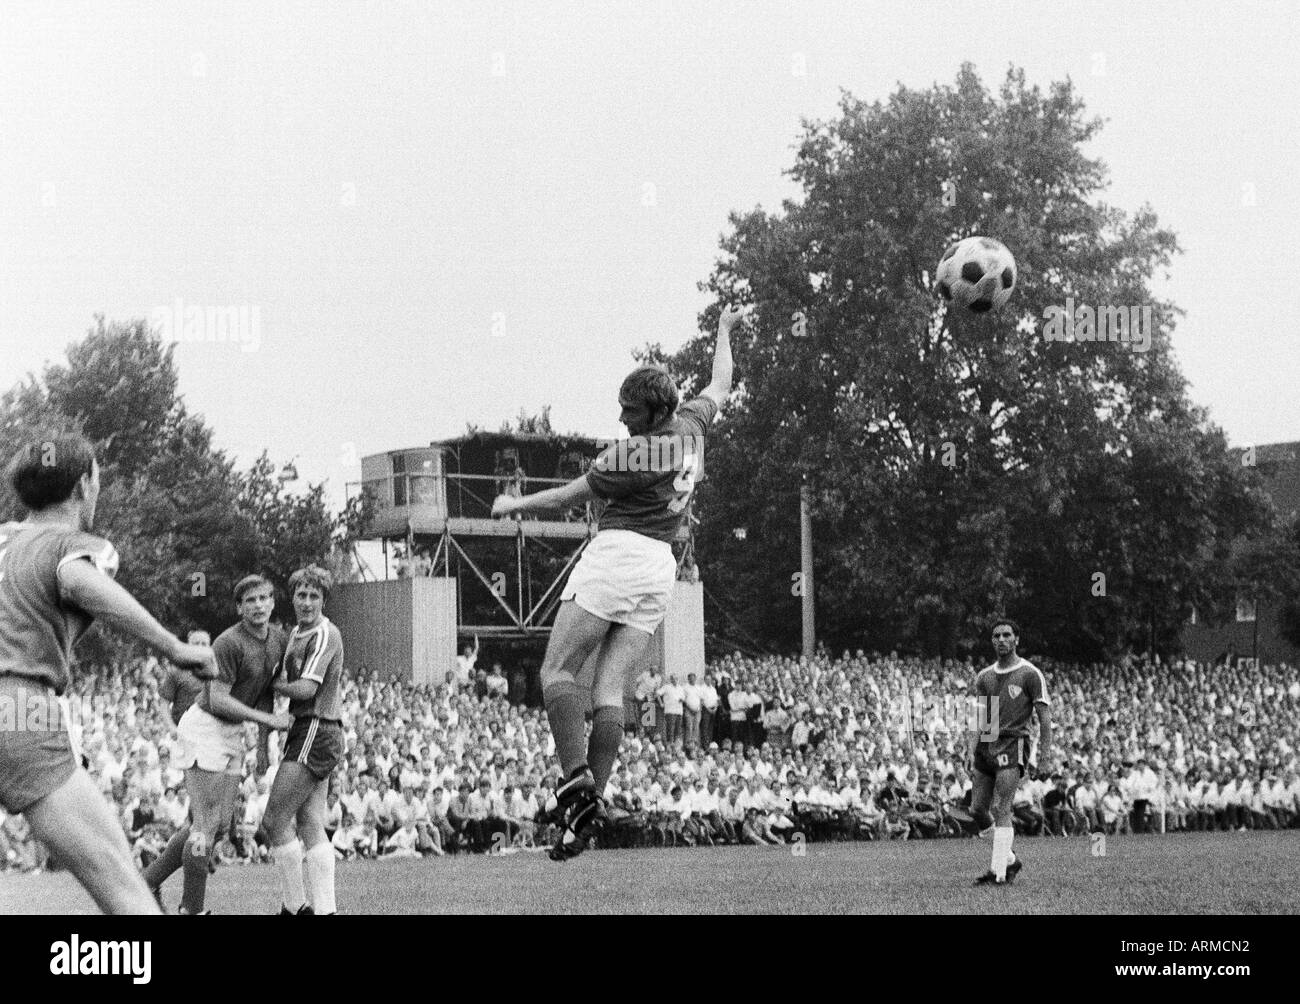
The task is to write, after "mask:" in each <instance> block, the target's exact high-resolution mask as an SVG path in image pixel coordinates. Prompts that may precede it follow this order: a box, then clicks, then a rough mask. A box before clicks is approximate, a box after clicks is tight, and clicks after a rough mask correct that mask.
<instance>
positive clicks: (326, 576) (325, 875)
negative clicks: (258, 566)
mask: <svg viewBox="0 0 1300 1004" xmlns="http://www.w3.org/2000/svg"><path fill="white" fill-rule="evenodd" d="M333 585H334V580H333V578H332V577H331V576H330V573H329V572H327V571H326V570H325V569H323V568H319V567H317V566H316V565H308V566H307V567H306V568H300V569H298V571H296V572H294V573H293V575H291V576H289V591H290V592H291V593H292V594H293V610H294V615H295V616H296V617H297V619H298V623H297V625H296V626H295V627H294V629H293V631H291V632H290V633H289V640H288V641H287V642H286V643H285V650H284V666H283V669H284V673H283V675H282V676H280V677H277V679H276V681H275V683H274V684H273V685H272V686H273V687H274V689H275V692H276V693H278V694H284V695H285V696H286V697H288V698H289V714H291V715H292V716H293V725H292V726H290V728H289V734H288V736H286V737H285V741H284V755H283V756H282V757H281V758H280V766H279V768H278V769H277V770H276V773H275V784H274V785H272V786H271V795H270V798H269V799H268V800H267V803H266V812H265V813H264V814H263V816H262V827H263V829H265V831H266V836H267V840H268V841H269V843H270V845H271V855H272V857H274V858H275V863H276V866H277V867H278V868H279V869H280V883H281V888H282V890H283V897H282V904H281V907H280V914H281V915H282V916H283V915H286V914H287V915H294V914H296V915H298V916H310V915H313V914H330V913H334V912H335V906H334V847H333V845H332V844H331V843H330V842H329V840H328V839H327V838H326V836H325V796H326V795H327V794H328V793H329V782H330V775H331V774H333V773H334V768H335V767H337V766H338V765H339V763H340V762H342V760H343V722H342V714H343V695H342V691H343V638H342V636H341V635H340V634H339V629H338V628H336V627H335V626H334V625H333V624H332V623H330V621H329V620H328V619H327V618H326V617H325V614H324V613H323V609H324V606H325V598H326V597H327V596H329V591H330V589H331V588H332V587H333ZM295 824H296V832H295ZM304 873H305V877H306V883H305V884H304V881H303V879H304Z"/></svg>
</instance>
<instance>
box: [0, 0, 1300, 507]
mask: <svg viewBox="0 0 1300 1004" xmlns="http://www.w3.org/2000/svg"><path fill="white" fill-rule="evenodd" d="M650 6H651V5H650V4H634V3H628V4H613V3H601V4H596V3H582V4H552V3H537V4H527V5H525V4H524V3H517V4H500V5H498V4H489V3H482V2H474V3H465V4H454V3H436V4H433V3H431V4H397V3H335V4H325V3H319V2H313V3H310V4H300V5H288V4H279V3H277V4H263V3H248V4H238V3H229V2H223V3H219V4H218V3H212V4H187V3H176V4H170V3H169V4H166V5H162V4H148V5H139V6H138V7H137V6H135V5H131V4H114V5H112V6H109V5H90V4H86V5H76V4H70V5H59V6H58V7H57V8H56V7H54V6H53V5H50V4H47V3H32V4H29V5H23V6H20V5H19V4H17V3H15V2H14V0H9V2H7V3H6V4H5V5H4V11H3V14H0V235H2V239H0V386H4V387H8V386H9V385H11V384H12V383H13V382H14V381H15V380H17V379H18V378H19V377H20V376H21V375H22V374H23V373H25V372H26V371H28V370H33V369H37V370H38V369H39V368H40V367H41V366H42V365H43V363H44V362H45V361H46V360H49V359H55V358H60V357H61V356H62V354H63V351H64V348H65V347H66V345H67V344H68V343H69V342H70V341H72V340H74V339H76V338H78V337H80V336H81V335H83V334H84V333H85V331H86V329H87V327H88V326H89V325H90V323H91V319H92V316H93V315H94V314H95V313H97V312H102V313H105V314H106V315H107V316H108V317H109V318H110V319H119V320H120V319H129V318H134V317H149V318H154V317H157V316H159V315H158V314H157V311H158V308H160V307H167V308H172V307H174V305H175V304H176V303H177V300H178V299H179V300H180V303H181V306H182V308H184V307H187V306H192V305H198V306H203V307H205V308H206V307H210V306H221V307H226V306H236V307H243V308H245V310H246V316H247V317H248V323H249V330H248V337H249V338H251V337H252V334H253V333H252V330H251V325H252V320H253V317H254V310H255V312H256V317H257V319H258V321H259V322H260V332H259V334H258V342H257V343H256V344H255V345H254V344H253V343H252V342H251V341H250V342H247V343H245V344H243V345H240V344H229V343H227V344H208V343H203V344H196V343H192V342H186V341H182V342H181V344H180V345H179V348H178V350H177V360H178V362H179V366H180V374H181V391H182V393H183V394H184V396H185V399H186V401H187V402H188V404H189V405H190V407H191V409H192V410H194V411H197V412H201V413H202V414H204V415H205V416H206V418H207V420H208V421H209V423H210V424H211V425H212V426H213V427H214V428H215V430H216V435H217V443H218V445H220V446H222V447H225V448H227V449H228V450H230V451H232V452H233V453H234V454H235V455H236V456H237V457H238V458H239V459H240V460H241V462H247V461H249V460H251V459H252V458H253V457H254V456H255V455H256V454H257V453H258V452H260V450H261V449H262V448H263V447H266V448H268V449H269V450H270V451H271V454H272V456H273V457H274V458H275V459H277V460H281V461H282V460H286V459H289V458H290V457H293V456H295V455H297V456H298V457H299V460H298V467H299V469H300V471H301V472H302V474H303V475H304V476H305V477H306V478H308V479H310V480H311V481H319V480H321V479H325V478H328V479H330V482H331V498H333V499H335V500H336V501H341V498H342V490H341V484H342V482H343V481H344V480H353V479H356V478H357V477H358V476H359V472H360V466H359V463H357V460H356V458H357V457H359V456H361V455H363V454H367V453H373V452H379V451H382V450H387V449H393V448H398V447H404V446H413V445H420V444H424V443H427V442H428V441H429V440H430V439H435V438H444V437H447V436H452V435H457V434H459V433H461V432H463V430H464V428H465V423H466V422H467V421H474V422H477V423H480V424H484V425H487V426H489V427H491V428H496V427H497V426H498V425H499V423H500V422H501V420H502V419H503V418H506V417H510V416H513V415H515V414H516V413H517V412H518V411H519V409H520V408H521V407H525V408H527V409H529V410H530V411H532V410H537V409H539V408H540V407H541V406H542V405H543V404H547V403H550V404H551V405H553V419H554V421H555V423H556V425H557V426H559V427H560V428H561V429H562V430H564V431H581V432H586V433H588V434H591V435H598V436H615V435H619V434H620V433H621V427H620V426H619V425H618V423H617V417H618V408H617V403H616V400H615V394H616V390H617V385H618V381H619V380H620V379H621V378H622V376H623V375H624V374H625V373H626V371H627V370H628V368H629V366H630V364H631V362H632V359H631V351H632V349H633V348H634V347H637V346H639V345H641V344H643V343H644V342H646V341H655V340H658V341H662V342H663V343H664V344H665V346H666V347H668V348H675V347H677V346H679V345H680V344H681V343H682V342H683V341H685V340H686V339H687V338H688V337H690V335H691V334H692V332H693V330H694V326H695V319H696V315H697V313H698V311H699V310H700V309H701V308H702V307H703V306H704V304H705V302H706V301H705V298H704V296H703V294H701V293H700V292H699V291H698V290H697V289H696V283H697V282H699V281H700V280H702V279H704V278H706V277H707V275H708V274H709V271H710V267H711V265H712V263H713V261H714V259H715V258H716V257H717V255H718V251H717V242H718V237H719V235H720V234H721V232H722V231H723V230H724V229H725V227H726V217H727V213H728V212H729V211H731V210H748V209H752V208H753V207H755V206H756V205H762V206H763V207H765V208H767V209H776V208H779V204H780V201H781V199H782V198H786V197H790V196H793V195H795V194H796V192H795V189H794V186H793V185H792V184H791V183H790V182H789V181H788V180H787V179H786V178H785V177H784V176H783V174H782V172H783V171H784V170H785V169H786V168H788V167H789V166H790V164H791V163H792V158H793V154H792V149H791V147H792V144H793V143H794V142H795V141H796V139H797V137H798V135H799V121H800V119H801V117H806V118H812V119H827V118H830V117H833V116H834V115H835V113H836V104H837V100H838V97H839V91H840V88H844V89H846V90H848V91H850V92H851V93H853V94H854V95H855V96H857V97H860V98H863V99H868V100H875V99H878V98H885V97H887V95H888V94H889V93H890V92H891V91H892V90H893V89H894V88H895V87H896V85H897V84H898V83H899V82H902V83H903V84H906V85H907V86H909V87H913V88H924V87H928V86H930V85H932V84H933V83H935V82H936V81H939V82H943V83H951V82H952V81H953V79H954V78H955V76H956V74H957V71H958V68H959V66H960V64H961V62H962V61H963V60H970V61H972V62H973V63H975V65H976V67H977V69H978V71H979V72H980V74H981V76H982V77H983V79H984V81H985V84H986V86H988V87H989V88H990V89H992V90H996V88H997V86H998V85H999V84H1000V82H1001V80H1002V78H1003V77H1004V75H1005V73H1006V70H1007V67H1008V65H1009V64H1011V63H1014V64H1016V65H1019V66H1023V67H1024V68H1025V70H1026V72H1027V75H1028V77H1029V80H1030V82H1031V83H1036V84H1039V85H1041V86H1042V87H1043V88H1044V89H1046V88H1047V87H1048V86H1049V85H1050V83H1051V82H1052V81H1053V80H1058V79H1062V78H1064V77H1066V76H1067V75H1068V76H1069V77H1070V78H1071V79H1073V80H1074V82H1075V84H1076V85H1077V87H1078V89H1079V91H1080V93H1081V95H1082V97H1083V99H1084V100H1085V102H1086V104H1087V107H1088V110H1089V112H1091V113H1092V114H1096V115H1100V116H1102V117H1104V118H1105V119H1107V120H1108V125H1107V126H1106V128H1105V129H1104V130H1103V132H1102V133H1101V136H1100V138H1099V139H1098V140H1097V141H1095V142H1094V143H1093V144H1092V146H1091V148H1090V149H1089V151H1088V152H1089V153H1090V154H1091V155H1094V156H1099V157H1101V158H1102V159H1104V160H1105V161H1106V162H1107V164H1108V165H1109V168H1110V172H1111V181H1112V183H1111V187H1110V189H1109V190H1108V191H1107V192H1106V193H1105V194H1104V198H1105V199H1106V200H1107V201H1109V202H1111V203H1113V204H1115V205H1118V206H1120V207H1121V208H1124V209H1125V210H1127V211H1130V212H1131V211H1133V210H1135V209H1137V208H1138V207H1139V206H1140V205H1141V204H1142V203H1144V202H1149V203H1150V204H1151V205H1152V206H1153V207H1154V209H1155V210H1156V212H1157V213H1158V214H1159V217H1160V220H1161V222H1162V223H1163V224H1164V225H1167V226H1169V227H1171V228H1173V229H1174V230H1175V231H1176V233H1177V234H1178V237H1179V240H1180V242H1181V243H1182V245H1183V247H1184V248H1185V250H1186V253H1185V254H1184V255H1182V256H1180V257H1179V258H1178V259H1176V261H1175V263H1174V265H1173V269H1172V275H1171V277H1170V279H1169V281H1168V283H1167V284H1165V283H1162V284H1161V285H1159V286H1158V287H1157V288H1158V291H1159V292H1160V293H1162V294H1164V295H1169V296H1171V297H1172V298H1173V299H1174V300H1175V301H1176V302H1177V303H1178V304H1179V305H1180V306H1181V307H1183V308H1184V309H1185V310H1186V311H1187V315H1186V317H1185V318H1183V319H1182V321H1181V322H1180V324H1179V327H1178V331H1177V333H1176V335H1175V339H1174V345H1175V350H1176V352H1177V356H1178V358H1179V360H1180V363H1181V365H1182V368H1183V370H1184V372H1185V373H1186V375H1187V376H1188V378H1189V379H1190V381H1191V384H1192V396H1193V397H1194V399H1195V400H1196V401H1198V402H1199V403H1202V404H1205V405H1207V406H1209V408H1210V409H1211V413H1212V416H1213V418H1214V419H1215V420H1216V421H1217V422H1219V423H1220V424H1222V425H1223V426H1224V428H1225V429H1226V430H1227V432H1228V435H1229V438H1230V440H1231V441H1232V442H1233V443H1235V444H1247V443H1262V442H1275V441H1279V440H1289V439H1300V404H1297V393H1296V377H1297V375H1300V337H1297V335H1298V331H1297V327H1298V326H1297V322H1296V304H1295V299H1294V293H1295V290H1296V288H1297V280H1296V276H1295V274H1294V273H1292V272H1291V271H1290V268H1291V267H1292V264H1293V263H1292V261H1291V253H1292V251H1293V250H1294V249H1295V244H1296V232H1297V224H1300V196H1298V195H1297V184H1296V178H1297V177H1300V143H1297V140H1296V135H1297V129H1296V127H1297V118H1300V114H1298V113H1297V109H1300V71H1298V70H1297V53H1300V28H1298V25H1300V7H1298V6H1297V5H1294V4H1288V3H1233V4H1228V5H1225V4H1220V3H1209V2H1200V0H1198V2H1188V0H1183V2H1176V3H1149V4H1141V5H1138V4H1134V3H1132V2H1131V0H1123V2H1118V3H1088V4H1074V5H1068V6H1067V5H1063V4H1059V3H1025V2H1021V3H998V2H992V0H986V2H983V3H979V4H954V3H932V2H923V0H907V2H890V3H876V4H871V3H861V2H856V3H842V4H830V3H826V4H817V3H795V4H786V3H755V2H746V3H736V4H724V3H721V2H718V0H710V2H707V3H695V4H687V3H656V4H654V5H653V7H654V10H653V12H647V11H646V10H645V8H648V7H650ZM939 251H941V249H939V248H936V249H935V253H936V255H937V254H938V253H939ZM1283 294H1286V295H1285V296H1284V295H1283ZM252 349H255V350H254V351H249V350H252Z"/></svg>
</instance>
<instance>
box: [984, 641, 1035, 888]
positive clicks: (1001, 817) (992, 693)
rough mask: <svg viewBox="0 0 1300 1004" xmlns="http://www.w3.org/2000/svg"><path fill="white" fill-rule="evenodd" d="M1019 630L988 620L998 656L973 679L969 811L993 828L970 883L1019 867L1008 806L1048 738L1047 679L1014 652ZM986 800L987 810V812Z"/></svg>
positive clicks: (1006, 879) (1000, 880)
mask: <svg viewBox="0 0 1300 1004" xmlns="http://www.w3.org/2000/svg"><path fill="white" fill-rule="evenodd" d="M1019 643H1020V629H1019V628H1018V627H1017V626H1016V625H1015V624H1014V623H1013V622H1011V621H1009V620H997V621H994V622H993V649H994V651H995V652H996V653H997V657H998V661H997V662H995V663H994V664H993V665H992V666H989V667H987V668H986V669H983V670H981V671H980V674H979V675H978V676H977V677H976V678H975V697H976V698H977V700H978V701H979V702H980V703H981V711H980V712H979V713H980V715H981V716H982V720H980V721H979V723H978V724H979V729H978V731H977V732H973V733H971V735H970V741H971V744H972V746H973V748H974V751H975V753H974V757H973V761H974V762H973V767H974V770H973V771H972V781H973V782H974V787H973V790H972V791H971V815H972V816H974V817H975V820H976V822H977V823H978V825H979V828H980V829H981V830H984V829H987V828H988V827H989V826H992V827H993V862H992V867H990V868H989V870H988V871H987V872H985V873H984V874H983V875H981V876H980V877H979V878H977V879H976V880H975V884H976V885H1009V884H1010V883H1012V882H1014V881H1015V879H1016V876H1017V875H1019V874H1020V869H1021V868H1022V867H1023V865H1022V862H1021V861H1020V859H1019V858H1018V857H1016V856H1015V854H1013V853H1012V851H1011V840H1012V838H1013V837H1014V836H1015V832H1016V831H1015V828H1014V827H1013V826H1012V825H1011V806H1012V802H1013V800H1014V798H1015V794H1016V788H1017V787H1019V785H1020V779H1021V778H1022V777H1023V776H1024V773H1025V769H1026V767H1029V768H1032V767H1036V766H1037V764H1038V757H1039V755H1041V754H1042V753H1043V752H1044V751H1048V750H1049V749H1050V747H1051V742H1052V709H1051V702H1050V700H1049V699H1048V696H1047V681H1046V680H1045V679H1043V673H1042V671H1041V670H1040V669H1039V668H1038V667H1037V666H1035V665H1034V664H1033V663H1032V662H1028V661H1026V660H1024V659H1022V658H1020V656H1018V655H1017V654H1016V646H1017V645H1018V644H1019ZM1035 712H1037V714H1038V741H1037V743H1034V742H1033V741H1032V740H1031V738H1030V730H1029V723H1030V720H1031V718H1032V717H1033V715H1034V713H1035ZM990 802H992V806H993V812H992V814H991V815H990V813H989V804H990Z"/></svg>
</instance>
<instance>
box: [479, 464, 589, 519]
mask: <svg viewBox="0 0 1300 1004" xmlns="http://www.w3.org/2000/svg"><path fill="white" fill-rule="evenodd" d="M594 498H596V493H595V492H594V491H592V490H591V484H590V483H589V482H588V481H587V476H586V475H585V474H584V475H583V476H582V477H580V478H574V479H573V480H572V481H570V482H569V483H568V484H567V485H561V486H560V487H559V488H548V489H546V491H543V492H537V493H535V494H533V495H524V496H523V497H522V498H514V497H513V496H511V495H498V496H497V499H496V501H495V502H493V503H492V517H493V518H494V519H499V518H501V517H503V516H513V515H514V514H515V513H520V512H535V511H538V510H548V509H559V510H564V509H569V508H571V507H573V506H578V505H584V504H585V503H587V502H590V501H592V500H593V499H594Z"/></svg>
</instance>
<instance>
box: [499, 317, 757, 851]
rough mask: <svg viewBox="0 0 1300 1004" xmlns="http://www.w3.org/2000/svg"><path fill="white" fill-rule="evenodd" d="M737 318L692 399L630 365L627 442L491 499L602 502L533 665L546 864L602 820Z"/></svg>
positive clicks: (534, 504) (657, 374)
mask: <svg viewBox="0 0 1300 1004" xmlns="http://www.w3.org/2000/svg"><path fill="white" fill-rule="evenodd" d="M740 317H741V310H740V309H739V308H728V309H726V310H723V312H722V315H721V317H720V318H719V320H718V341H717V346H716V348H715V350H714V354H713V379H712V382H711V383H710V384H709V386H708V387H706V388H705V389H704V391H703V392H702V393H701V395H700V396H699V397H697V398H695V399H694V400H691V401H688V402H686V404H684V405H682V406H681V408H680V409H678V407H677V404H678V395H677V387H676V385H675V384H674V383H673V379H672V377H670V376H669V375H668V373H666V372H665V371H664V370H662V369H660V368H659V367H656V366H641V367H639V368H637V369H635V370H633V371H632V373H631V374H630V375H629V376H628V377H627V378H626V379H625V380H624V381H623V386H622V387H621V388H620V389H619V394H618V401H619V406H620V407H621V409H622V413H621V415H620V417H619V420H620V421H621V422H622V423H623V424H624V425H625V426H627V431H628V432H629V433H631V436H632V438H631V439H629V440H624V441H622V442H620V443H618V444H616V445H615V446H613V447H610V449H608V450H606V451H605V453H603V454H602V455H601V456H600V457H599V458H597V461H596V463H595V464H594V465H593V467H592V469H591V470H590V471H588V472H587V473H586V474H585V475H583V476H582V477H580V478H577V479H576V480H574V481H571V482H569V484H567V485H564V486H563V487H560V488H552V489H550V490H548V491H543V492H538V493H537V494H535V495H527V496H524V497H522V498H514V497H511V496H509V495H502V496H499V497H498V498H497V500H496V501H495V502H494V503H493V505H492V515H493V516H509V515H513V514H515V513H520V512H529V511H533V510H538V509H559V510H564V509H568V508H570V507H571V506H577V505H582V504H583V503H586V502H588V501H591V500H592V499H594V498H603V499H608V500H609V505H608V506H607V507H606V509H605V511H604V513H603V515H602V516H601V518H600V527H599V532H598V533H597V534H596V536H595V537H594V538H593V539H592V541H591V543H590V544H588V546H587V549H586V550H585V551H584V552H583V554H582V558H581V559H580V560H579V562H578V564H577V565H576V566H575V567H574V569H573V573H572V574H571V575H570V576H569V581H568V583H567V584H566V586H565V587H564V592H563V593H562V594H561V597H560V598H561V600H562V602H561V604H560V610H559V613H558V614H557V615H556V618H555V625H554V627H553V628H552V629H551V637H550V641H549V642H548V643H547V646H546V658H545V660H544V661H543V663H542V699H543V701H544V703H545V705H546V717H547V719H548V721H549V723H550V728H551V734H552V735H553V736H554V738H555V748H556V752H557V753H558V754H559V756H560V763H561V769H562V770H563V771H564V781H563V783H562V784H561V785H560V786H559V787H558V788H557V789H556V792H555V797H556V801H557V810H558V812H559V813H560V814H561V818H562V826H561V831H560V837H559V839H557V840H556V842H555V844H554V846H553V847H552V848H551V852H550V856H551V858H552V860H555V861H563V860H565V859H567V858H571V857H575V856H576V855H578V854H581V853H582V851H583V850H584V849H585V848H586V846H587V841H588V839H589V838H590V836H591V833H592V831H593V829H594V827H595V826H596V825H597V823H598V822H599V820H600V819H601V818H602V817H603V812H604V810H603V803H602V799H601V795H600V793H601V792H603V791H604V790H605V785H606V784H607V783H608V781H609V775H610V772H611V771H612V770H613V765H614V760H615V758H616V757H617V755H618V747H619V742H620V741H621V740H622V738H623V691H624V681H625V680H626V678H627V676H628V674H629V673H630V671H631V669H632V667H633V666H634V665H635V664H636V663H637V661H638V660H639V659H640V657H641V654H642V653H643V652H644V651H645V648H646V646H647V644H649V641H650V639H651V637H652V636H653V635H654V633H655V630H656V629H657V628H658V627H659V625H660V623H661V622H662V621H663V619H664V615H665V614H666V613H667V611H668V601H669V598H670V597H671V596H672V590H673V580H674V579H675V578H676V571H677V562H676V560H675V559H674V558H673V553H672V546H671V542H672V541H673V540H674V539H675V538H676V537H677V535H678V532H679V530H680V529H681V527H682V526H683V523H684V521H685V520H686V518H687V514H688V511H687V506H688V504H689V503H690V500H691V495H692V493H693V492H694V491H695V478H696V475H697V473H698V470H699V465H700V461H701V458H702V450H703V443H704V437H705V434H706V433H707V432H708V429H709V426H710V424H711V423H712V422H713V419H714V417H715V416H716V415H717V413H718V409H719V408H720V407H721V406H722V405H723V404H724V403H725V402H726V400H727V397H728V395H730V393H731V372H732V363H731V330H732V328H734V327H735V325H736V323H737V322H738V321H739V320H740ZM665 458H667V459H665ZM597 649H599V653H598V655H597V657H596V665H595V674H594V676H593V679H592V684H591V691H590V694H584V693H583V692H582V691H581V689H580V688H579V686H578V684H577V681H576V677H577V674H578V672H579V671H580V670H581V669H582V667H583V665H584V664H585V663H586V661H587V657H588V656H590V655H591V653H592V652H594V651H596V650H597ZM588 699H590V702H591V706H592V727H591V738H590V740H588V739H587V735H586V722H585V721H584V711H585V707H586V704H587V701H588Z"/></svg>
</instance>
